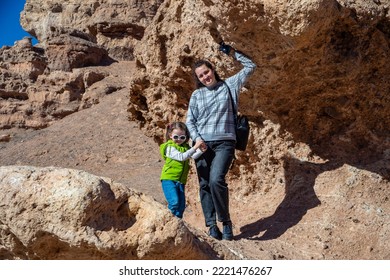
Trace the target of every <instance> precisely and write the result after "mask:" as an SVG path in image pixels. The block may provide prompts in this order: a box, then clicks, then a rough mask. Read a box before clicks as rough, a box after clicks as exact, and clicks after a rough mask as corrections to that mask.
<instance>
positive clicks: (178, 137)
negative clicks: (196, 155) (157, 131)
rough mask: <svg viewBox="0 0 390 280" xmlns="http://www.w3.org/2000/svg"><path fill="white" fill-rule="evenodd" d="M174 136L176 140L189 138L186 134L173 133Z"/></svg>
mask: <svg viewBox="0 0 390 280" xmlns="http://www.w3.org/2000/svg"><path fill="white" fill-rule="evenodd" d="M172 138H173V139H174V140H182V141H184V140H186V139H187V136H185V135H176V134H173V135H172Z"/></svg>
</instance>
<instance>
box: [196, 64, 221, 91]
mask: <svg viewBox="0 0 390 280" xmlns="http://www.w3.org/2000/svg"><path fill="white" fill-rule="evenodd" d="M195 74H196V76H197V77H198V79H199V81H200V82H201V83H202V84H203V85H205V86H206V87H213V86H214V85H215V84H216V83H217V80H216V79H215V74H214V71H213V70H212V69H210V68H208V67H207V66H206V65H205V64H202V65H201V66H199V67H197V68H196V69H195Z"/></svg>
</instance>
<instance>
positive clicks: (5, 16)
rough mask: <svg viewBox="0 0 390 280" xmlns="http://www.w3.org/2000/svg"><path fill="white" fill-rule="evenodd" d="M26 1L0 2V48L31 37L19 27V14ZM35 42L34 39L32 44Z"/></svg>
mask: <svg viewBox="0 0 390 280" xmlns="http://www.w3.org/2000/svg"><path fill="white" fill-rule="evenodd" d="M25 2H26V0H0V26H1V28H0V48H1V47H2V46H4V45H7V46H13V45H14V42H15V41H17V40H21V39H23V38H24V37H26V36H29V37H32V36H31V35H30V34H28V33H27V32H26V31H24V30H23V28H22V27H21V26H20V12H21V11H22V10H23V8H24V3H25ZM36 43H37V41H36V40H35V39H34V40H33V44H36Z"/></svg>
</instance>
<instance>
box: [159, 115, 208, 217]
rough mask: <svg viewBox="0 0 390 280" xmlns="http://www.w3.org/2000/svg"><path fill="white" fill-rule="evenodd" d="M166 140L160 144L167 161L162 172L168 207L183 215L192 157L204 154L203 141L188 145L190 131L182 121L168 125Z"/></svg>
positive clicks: (178, 215)
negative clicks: (185, 190) (191, 145)
mask: <svg viewBox="0 0 390 280" xmlns="http://www.w3.org/2000/svg"><path fill="white" fill-rule="evenodd" d="M165 136H166V139H168V141H166V142H165V143H163V144H161V145H160V153H161V155H162V158H163V160H164V161H165V163H164V166H163V169H162V172H161V178H160V179H161V184H162V189H163V192H164V195H165V198H166V200H167V202H168V208H169V210H171V212H172V213H173V214H174V215H175V216H177V217H179V218H182V217H183V212H184V209H185V206H186V205H185V204H186V203H185V195H184V186H185V184H186V182H187V177H188V172H189V170H190V161H189V159H190V158H191V157H193V158H194V155H196V156H197V157H199V156H200V155H201V154H202V152H203V151H202V149H200V147H201V145H202V144H201V143H197V144H195V146H193V147H192V148H191V147H190V146H189V145H188V140H189V136H190V134H189V132H188V129H187V126H186V125H185V124H184V123H182V122H174V123H172V124H170V125H168V126H167V131H166V135H165Z"/></svg>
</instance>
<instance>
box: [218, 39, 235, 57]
mask: <svg viewBox="0 0 390 280" xmlns="http://www.w3.org/2000/svg"><path fill="white" fill-rule="evenodd" d="M231 49H232V47H231V46H229V45H226V44H225V42H224V41H222V42H221V43H219V50H220V51H221V52H223V53H226V54H227V55H228V54H229V53H230V51H231Z"/></svg>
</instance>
